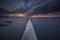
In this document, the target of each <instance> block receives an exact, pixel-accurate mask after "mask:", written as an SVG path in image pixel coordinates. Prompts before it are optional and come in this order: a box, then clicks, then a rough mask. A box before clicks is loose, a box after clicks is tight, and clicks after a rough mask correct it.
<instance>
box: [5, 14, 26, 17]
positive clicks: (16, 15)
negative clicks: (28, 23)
mask: <svg viewBox="0 0 60 40" xmlns="http://www.w3.org/2000/svg"><path fill="white" fill-rule="evenodd" d="M5 16H9V17H25V15H24V14H23V13H21V14H7V15H5Z"/></svg>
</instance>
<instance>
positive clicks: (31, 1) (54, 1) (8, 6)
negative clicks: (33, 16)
mask: <svg viewBox="0 0 60 40" xmlns="http://www.w3.org/2000/svg"><path fill="white" fill-rule="evenodd" d="M59 3H60V1H59V0H0V8H2V9H3V10H2V9H0V12H2V13H3V12H5V11H6V12H13V13H18V12H25V13H27V14H29V13H48V12H57V11H59V10H60V5H59ZM4 10H5V11H4Z"/></svg>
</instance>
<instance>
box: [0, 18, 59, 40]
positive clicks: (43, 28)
mask: <svg viewBox="0 0 60 40" xmlns="http://www.w3.org/2000/svg"><path fill="white" fill-rule="evenodd" d="M5 21H12V23H11V24H9V25H8V26H4V27H0V40H1V39H2V40H21V39H22V38H23V37H22V36H23V34H24V31H25V32H26V29H27V30H28V31H29V29H32V31H30V32H31V33H30V32H29V33H28V35H29V34H30V35H31V34H34V36H35V37H34V36H32V37H34V38H36V40H37V38H38V40H60V18H57V17H54V18H32V19H31V21H32V22H31V21H30V20H29V21H28V19H27V18H0V24H1V23H4V22H5ZM26 24H27V25H26ZM30 35H29V36H30Z"/></svg>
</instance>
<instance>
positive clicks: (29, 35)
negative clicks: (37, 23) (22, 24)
mask: <svg viewBox="0 0 60 40" xmlns="http://www.w3.org/2000/svg"><path fill="white" fill-rule="evenodd" d="M22 40H38V39H37V36H36V33H35V30H34V28H33V25H32V22H31V20H30V19H29V21H28V23H27V24H26V28H25V31H24V34H23V37H22Z"/></svg>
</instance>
